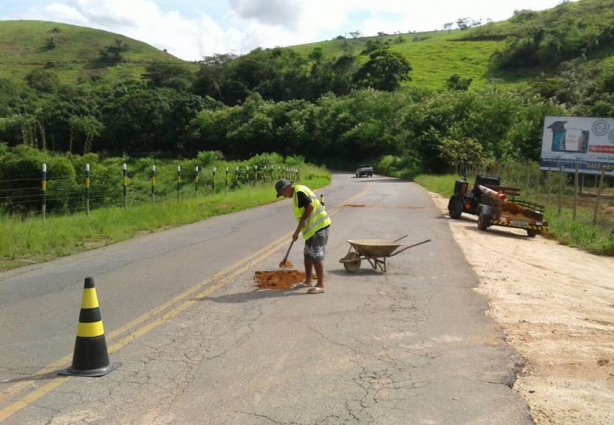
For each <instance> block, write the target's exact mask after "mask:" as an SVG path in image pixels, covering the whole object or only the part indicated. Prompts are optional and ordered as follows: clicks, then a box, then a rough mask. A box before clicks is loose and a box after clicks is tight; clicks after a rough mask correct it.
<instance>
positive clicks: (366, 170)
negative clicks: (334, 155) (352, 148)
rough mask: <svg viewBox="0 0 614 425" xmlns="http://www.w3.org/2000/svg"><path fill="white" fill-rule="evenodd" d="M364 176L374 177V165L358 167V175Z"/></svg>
mask: <svg viewBox="0 0 614 425" xmlns="http://www.w3.org/2000/svg"><path fill="white" fill-rule="evenodd" d="M362 176H367V177H373V167H371V166H370V165H360V166H359V167H358V168H357V169H356V177H362Z"/></svg>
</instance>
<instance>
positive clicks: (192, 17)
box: [0, 0, 563, 61]
mask: <svg viewBox="0 0 614 425" xmlns="http://www.w3.org/2000/svg"><path fill="white" fill-rule="evenodd" d="M562 2H563V0H411V1H410V0H0V21H6V20H20V19H23V20H38V21H51V22H58V23H65V24H72V25H79V26H83V27H89V28H96V29H101V30H105V31H109V32H113V33H116V34H121V35H124V36H126V37H130V38H133V39H135V40H139V41H142V42H145V43H147V44H149V45H151V46H154V47H156V48H158V49H160V50H163V49H166V50H167V51H168V53H170V54H172V55H174V56H176V57H178V58H180V59H183V60H187V61H198V60H201V59H202V58H204V57H206V56H213V55H214V54H225V53H232V54H236V55H241V54H246V53H249V52H250V51H252V50H253V49H255V48H258V47H261V48H272V47H277V46H280V47H287V46H295V45H299V44H307V43H315V42H319V41H325V40H332V39H333V38H336V37H337V36H339V35H342V36H346V37H351V36H350V33H351V32H357V31H360V34H361V35H363V36H374V35H377V33H379V32H384V33H387V34H396V33H406V32H410V31H416V32H421V31H432V30H441V29H443V28H444V25H445V24H446V23H453V26H452V28H456V21H457V20H458V19H462V18H469V19H470V20H472V21H480V20H481V21H482V24H486V23H487V22H489V21H494V22H497V21H503V20H506V19H509V18H511V17H512V16H513V14H514V11H516V10H524V9H527V10H533V11H541V10H545V9H550V8H553V7H555V6H557V5H558V4H560V3H562Z"/></svg>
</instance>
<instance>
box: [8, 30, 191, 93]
mask: <svg viewBox="0 0 614 425" xmlns="http://www.w3.org/2000/svg"><path fill="white" fill-rule="evenodd" d="M117 40H119V41H121V43H123V45H125V46H126V47H127V49H128V50H127V51H126V52H125V53H123V54H122V56H123V61H121V62H119V63H117V64H111V63H109V62H107V61H105V60H103V59H102V58H101V54H100V52H101V51H102V50H104V49H106V48H107V47H109V46H113V45H115V44H116V43H117ZM154 61H159V62H169V63H185V62H184V61H183V60H181V59H178V58H176V57H174V56H172V55H170V54H168V53H166V52H164V51H160V50H158V49H156V48H155V47H152V46H150V45H148V44H146V43H143V42H141V41H137V40H133V39H131V38H128V37H124V36H122V35H119V34H114V33H110V32H107V31H102V30H96V29H91V28H85V27H79V26H74V25H67V24H59V23H54V22H42V21H0V63H2V67H0V78H7V79H10V80H22V79H23V78H24V77H25V76H26V74H27V73H28V72H30V71H32V70H33V69H38V68H46V69H50V70H53V71H54V72H56V73H57V74H58V76H59V77H60V80H61V81H62V82H63V83H66V84H70V83H73V84H74V83H77V82H79V81H88V79H89V78H90V77H92V76H98V77H102V76H106V75H108V74H110V76H111V77H112V76H117V77H118V78H121V79H123V78H126V79H128V78H134V77H136V78H139V77H140V75H141V74H142V73H143V72H144V70H145V66H146V65H147V64H150V63H152V62H154ZM195 69H197V68H196V66H195Z"/></svg>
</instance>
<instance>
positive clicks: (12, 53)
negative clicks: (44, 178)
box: [0, 0, 614, 90]
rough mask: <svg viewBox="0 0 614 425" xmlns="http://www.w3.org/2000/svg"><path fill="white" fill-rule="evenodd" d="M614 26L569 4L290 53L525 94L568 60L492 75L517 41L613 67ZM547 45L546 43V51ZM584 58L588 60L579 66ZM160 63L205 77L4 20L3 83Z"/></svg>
mask: <svg viewBox="0 0 614 425" xmlns="http://www.w3.org/2000/svg"><path fill="white" fill-rule="evenodd" d="M612 22H614V0H579V1H573V2H568V1H562V2H561V4H559V5H558V6H556V7H554V8H552V9H549V10H546V11H543V12H533V11H530V10H522V11H517V12H516V13H515V14H514V16H513V17H511V18H510V19H508V20H506V21H503V22H496V23H493V22H490V23H487V24H485V25H482V26H480V27H476V28H470V29H467V30H464V31H461V30H458V29H456V30H451V31H446V30H441V31H434V32H425V33H407V34H394V35H382V36H377V37H358V38H356V39H354V38H348V39H340V40H326V41H320V42H317V43H311V44H304V45H298V46H289V47H288V48H289V49H293V50H294V51H296V52H297V53H299V54H301V55H304V56H307V55H308V54H309V53H311V52H312V51H313V49H314V48H320V49H322V52H323V53H324V55H325V57H328V58H333V57H339V56H341V55H342V54H344V53H351V54H354V55H357V54H359V53H360V52H362V51H364V50H365V48H366V47H368V45H369V44H370V43H380V44H386V45H388V46H389V47H390V49H391V50H392V51H394V52H399V53H401V54H402V55H403V56H404V57H405V58H406V59H407V60H408V62H409V63H410V65H411V66H412V68H413V70H412V72H411V78H412V81H409V82H405V83H403V84H404V86H409V87H418V88H427V89H435V90H437V89H441V88H442V87H443V86H444V85H445V82H446V81H447V80H448V79H449V78H450V77H451V76H452V75H454V74H457V75H459V76H460V77H461V78H463V79H467V78H471V79H472V84H471V87H472V88H480V87H484V86H486V85H489V84H496V85H497V86H499V87H503V88H524V87H526V86H527V84H528V82H529V81H530V80H532V79H536V78H543V77H544V76H549V75H553V74H555V73H556V72H557V70H556V67H557V66H558V64H559V63H560V62H562V60H561V61H558V62H556V61H552V62H550V63H551V65H552V66H550V67H548V65H547V64H543V65H540V66H538V67H528V68H522V67H520V68H518V69H514V70H513V71H511V70H508V71H506V72H499V73H497V74H493V73H491V72H490V71H489V69H490V67H489V65H490V64H491V58H492V57H493V53H495V52H497V51H499V52H501V51H505V49H506V46H507V45H508V44H509V42H510V41H513V40H532V39H534V38H535V37H545V38H547V39H548V40H549V41H548V43H550V44H551V45H552V44H553V43H554V44H555V43H560V42H563V41H564V42H565V43H566V46H565V47H566V48H569V47H570V46H572V47H573V46H576V47H577V49H576V51H575V52H574V53H573V54H572V55H571V57H570V58H564V60H570V59H576V61H575V62H576V65H577V66H579V67H597V68H600V67H612V66H614V55H613V53H614V43H613V42H612V40H613V39H614V35H612V34H614V24H612ZM50 40H53V43H54V44H55V47H54V48H49V43H50ZM116 40H121V41H122V42H123V43H125V44H126V45H128V46H129V51H128V52H127V53H125V54H124V56H125V59H126V60H125V61H124V62H122V63H121V64H119V65H116V66H109V65H110V64H108V63H104V62H101V61H100V51H101V50H102V49H104V48H105V47H107V46H110V45H112V44H113V43H115V41H116ZM600 40H601V41H600ZM543 46H544V44H543V43H542V45H541V46H540V47H539V48H540V49H542V48H543ZM578 46H579V47H578ZM578 52H580V55H579V54H578ZM583 52H585V53H586V54H584V53H583ZM579 56H581V57H582V61H578V60H577V58H578V57H579ZM359 60H361V61H366V60H368V55H361V56H360V57H359ZM153 61H166V62H172V63H178V64H180V63H183V64H187V65H188V66H189V67H190V69H192V70H193V71H194V72H195V71H196V70H198V65H197V64H193V63H187V62H185V61H183V60H181V59H178V58H175V57H173V56H172V55H170V54H168V53H166V52H163V51H160V50H158V49H156V48H154V47H152V46H149V45H148V44H145V43H143V42H140V41H136V40H133V39H130V38H127V37H124V36H121V35H118V34H113V33H109V32H106V31H101V30H94V29H89V28H84V27H77V26H73V25H65V24H58V23H53V22H39V21H0V63H2V67H0V78H3V77H4V78H10V79H23V77H24V76H25V75H26V74H27V73H28V72H29V71H30V70H32V69H34V68H40V67H47V68H48V69H52V70H53V71H54V72H56V73H57V74H58V75H59V76H60V79H61V81H62V82H64V83H72V82H80V81H87V80H88V77H91V76H99V77H101V76H110V77H112V78H113V77H115V78H118V79H124V78H134V77H139V76H140V74H142V72H143V71H144V67H145V66H146V65H147V64H149V63H151V62H153ZM502 69H503V68H502Z"/></svg>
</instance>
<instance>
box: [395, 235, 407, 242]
mask: <svg viewBox="0 0 614 425" xmlns="http://www.w3.org/2000/svg"><path fill="white" fill-rule="evenodd" d="M407 236H409V235H405V236H401V237H400V238H399V239H395V240H393V241H392V242H398V241H400V240H401V239H405V238H406V237H407Z"/></svg>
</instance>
